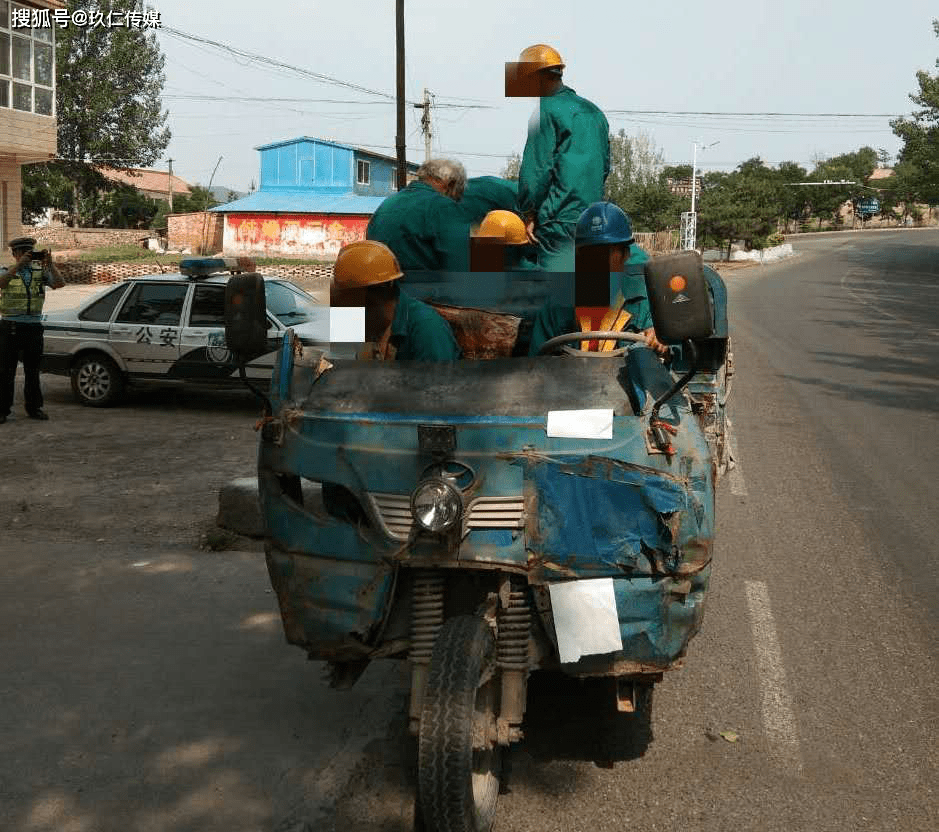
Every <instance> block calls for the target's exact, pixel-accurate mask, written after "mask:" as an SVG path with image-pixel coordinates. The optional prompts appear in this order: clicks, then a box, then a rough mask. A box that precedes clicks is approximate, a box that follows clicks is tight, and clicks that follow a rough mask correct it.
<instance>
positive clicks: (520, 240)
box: [470, 210, 538, 272]
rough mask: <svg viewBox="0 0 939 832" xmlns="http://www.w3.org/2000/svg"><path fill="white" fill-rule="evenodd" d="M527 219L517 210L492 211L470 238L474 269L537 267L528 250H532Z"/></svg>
mask: <svg viewBox="0 0 939 832" xmlns="http://www.w3.org/2000/svg"><path fill="white" fill-rule="evenodd" d="M530 248H531V246H530V245H529V243H528V235H527V233H526V232H525V223H524V222H523V221H522V218H521V217H520V216H519V215H518V214H516V213H515V212H514V211H502V210H496V211H490V212H489V213H488V214H486V216H485V217H484V218H483V221H482V222H481V223H480V225H479V228H478V229H476V230H475V232H474V233H473V237H472V240H471V241H470V271H473V272H518V271H532V270H537V268H538V267H537V266H536V265H535V264H534V263H533V262H532V261H531V260H529V259H527V258H526V256H525V254H526V252H528V251H529V250H530Z"/></svg>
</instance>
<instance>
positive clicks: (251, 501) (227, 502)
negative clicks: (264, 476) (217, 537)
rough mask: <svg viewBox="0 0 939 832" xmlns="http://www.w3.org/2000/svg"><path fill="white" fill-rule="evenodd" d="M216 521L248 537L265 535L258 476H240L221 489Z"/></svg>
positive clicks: (225, 527) (223, 526)
mask: <svg viewBox="0 0 939 832" xmlns="http://www.w3.org/2000/svg"><path fill="white" fill-rule="evenodd" d="M215 522H216V524H218V525H219V526H221V527H222V528H224V529H229V530H231V531H233V532H237V533H238V534H243V535H245V536H246V537H264V520H263V518H262V517H261V505H260V503H259V501H258V478H257V477H239V478H238V479H234V480H232V481H231V482H229V483H226V484H225V485H223V486H222V487H221V488H220V489H219V492H218V517H217V518H216V520H215Z"/></svg>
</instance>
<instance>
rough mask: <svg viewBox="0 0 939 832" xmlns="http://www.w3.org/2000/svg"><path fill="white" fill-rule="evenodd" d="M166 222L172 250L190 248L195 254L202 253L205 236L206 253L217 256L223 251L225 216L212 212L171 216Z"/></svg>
mask: <svg viewBox="0 0 939 832" xmlns="http://www.w3.org/2000/svg"><path fill="white" fill-rule="evenodd" d="M166 222H167V226H168V237H169V240H168V244H169V247H170V248H188V249H191V250H192V253H193V254H197V253H200V251H201V249H202V241H203V234H204V235H205V237H204V239H205V248H204V253H206V254H215V253H216V252H219V251H221V250H222V235H223V233H224V230H225V220H224V215H223V214H215V213H212V212H211V211H197V212H196V213H194V214H170V215H169V216H167V218H166Z"/></svg>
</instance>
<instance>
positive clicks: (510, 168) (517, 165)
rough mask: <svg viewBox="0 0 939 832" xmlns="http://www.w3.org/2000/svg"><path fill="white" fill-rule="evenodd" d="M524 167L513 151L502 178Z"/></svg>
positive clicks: (516, 177)
mask: <svg viewBox="0 0 939 832" xmlns="http://www.w3.org/2000/svg"><path fill="white" fill-rule="evenodd" d="M521 167H522V157H521V156H519V155H518V153H513V154H512V155H511V156H509V158H508V159H506V162H505V167H504V168H503V169H502V178H503V179H511V180H512V181H513V182H517V181H518V172H519V170H521ZM251 190H252V191H253V190H254V180H253V179H252V180H251Z"/></svg>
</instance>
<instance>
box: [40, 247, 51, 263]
mask: <svg viewBox="0 0 939 832" xmlns="http://www.w3.org/2000/svg"><path fill="white" fill-rule="evenodd" d="M42 265H43V266H51V265H52V252H51V251H50V250H49V249H46V250H45V252H44V253H43V255H42Z"/></svg>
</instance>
